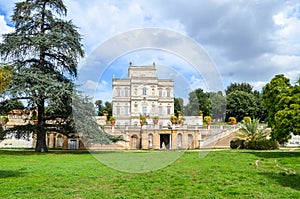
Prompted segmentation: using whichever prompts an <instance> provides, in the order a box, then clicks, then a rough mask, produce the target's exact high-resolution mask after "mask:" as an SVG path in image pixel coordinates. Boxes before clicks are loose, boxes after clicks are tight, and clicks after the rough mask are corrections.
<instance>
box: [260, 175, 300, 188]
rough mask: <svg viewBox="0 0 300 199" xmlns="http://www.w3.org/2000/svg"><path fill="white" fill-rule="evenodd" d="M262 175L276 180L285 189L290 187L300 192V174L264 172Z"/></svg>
mask: <svg viewBox="0 0 300 199" xmlns="http://www.w3.org/2000/svg"><path fill="white" fill-rule="evenodd" d="M260 174H261V175H263V176H265V177H267V178H270V179H272V180H275V181H276V182H277V183H278V184H280V185H281V186H283V187H290V188H292V189H295V190H298V191H300V184H299V182H300V175H299V174H287V173H285V172H280V173H272V172H263V173H260Z"/></svg>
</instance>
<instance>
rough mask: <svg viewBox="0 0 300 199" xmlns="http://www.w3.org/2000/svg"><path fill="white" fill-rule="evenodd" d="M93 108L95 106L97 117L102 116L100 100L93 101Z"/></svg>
mask: <svg viewBox="0 0 300 199" xmlns="http://www.w3.org/2000/svg"><path fill="white" fill-rule="evenodd" d="M95 106H96V113H97V115H98V116H101V115H102V110H103V104H102V100H96V101H95Z"/></svg>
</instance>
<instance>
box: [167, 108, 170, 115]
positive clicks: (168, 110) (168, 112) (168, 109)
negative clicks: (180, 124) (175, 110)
mask: <svg viewBox="0 0 300 199" xmlns="http://www.w3.org/2000/svg"><path fill="white" fill-rule="evenodd" d="M167 115H171V108H170V107H168V108H167Z"/></svg>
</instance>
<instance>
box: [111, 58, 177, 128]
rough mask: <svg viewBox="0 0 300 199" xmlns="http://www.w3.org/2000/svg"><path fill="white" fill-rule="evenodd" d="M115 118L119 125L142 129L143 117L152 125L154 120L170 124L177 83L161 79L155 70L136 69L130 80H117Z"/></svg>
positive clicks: (115, 86)
mask: <svg viewBox="0 0 300 199" xmlns="http://www.w3.org/2000/svg"><path fill="white" fill-rule="evenodd" d="M112 90H113V97H112V108H113V116H114V117H115V118H116V119H117V123H118V124H119V125H139V123H140V119H139V117H140V116H141V115H144V116H147V123H148V124H151V123H152V119H153V117H155V116H156V117H159V118H160V121H164V120H168V118H169V117H170V116H171V115H173V114H174V81H173V80H171V79H158V77H157V71H156V68H155V63H153V65H152V66H133V65H132V64H131V63H130V66H129V68H128V77H127V78H124V79H117V78H114V79H113V83H112Z"/></svg>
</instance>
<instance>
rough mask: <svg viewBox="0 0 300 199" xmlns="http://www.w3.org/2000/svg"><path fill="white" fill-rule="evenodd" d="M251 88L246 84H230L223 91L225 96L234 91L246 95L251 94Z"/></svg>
mask: <svg viewBox="0 0 300 199" xmlns="http://www.w3.org/2000/svg"><path fill="white" fill-rule="evenodd" d="M252 89H253V87H252V86H251V85H250V84H248V83H245V82H244V83H231V84H230V85H229V86H228V87H227V89H226V90H225V92H226V95H228V94H229V93H231V92H234V91H244V92H246V93H252Z"/></svg>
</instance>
